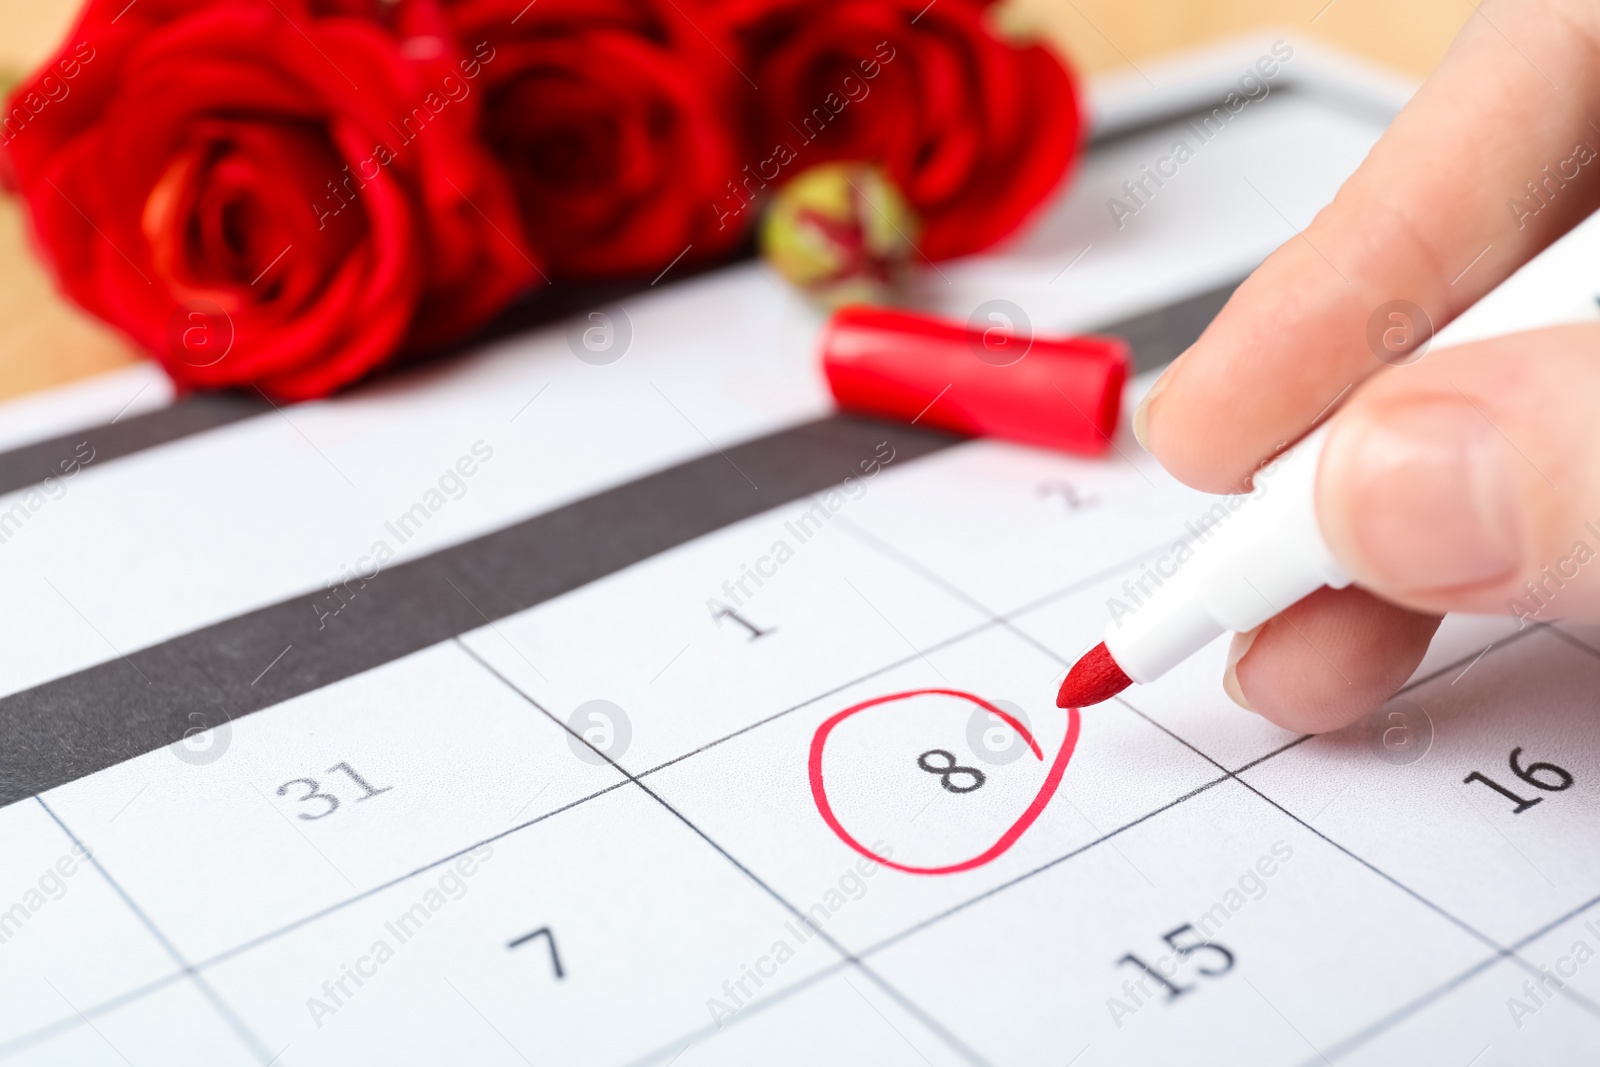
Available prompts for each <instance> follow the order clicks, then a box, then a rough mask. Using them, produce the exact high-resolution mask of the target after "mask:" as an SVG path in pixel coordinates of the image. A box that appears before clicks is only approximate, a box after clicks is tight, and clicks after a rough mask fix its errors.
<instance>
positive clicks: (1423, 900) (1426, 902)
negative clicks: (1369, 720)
mask: <svg viewBox="0 0 1600 1067" xmlns="http://www.w3.org/2000/svg"><path fill="white" fill-rule="evenodd" d="M1117 699H1118V700H1122V698H1121V697H1118V698H1117ZM1122 702H1123V703H1124V704H1127V706H1128V708H1129V710H1131V711H1133V712H1134V713H1135V714H1136V715H1138V716H1140V717H1141V718H1144V719H1146V720H1147V721H1148V722H1150V723H1151V725H1153V726H1155V727H1156V728H1157V729H1160V730H1163V731H1165V732H1166V733H1168V734H1170V735H1171V736H1172V738H1173V740H1175V741H1178V742H1179V743H1181V744H1183V745H1186V746H1188V747H1189V748H1190V749H1192V750H1193V751H1194V752H1195V753H1196V754H1198V755H1201V756H1205V753H1203V752H1201V751H1200V750H1199V749H1198V748H1195V746H1193V745H1191V744H1190V743H1189V742H1188V741H1186V740H1184V739H1183V738H1182V737H1180V736H1178V734H1176V733H1174V732H1173V731H1172V730H1170V729H1168V728H1167V727H1165V726H1163V725H1162V724H1160V723H1158V722H1156V721H1155V720H1154V719H1150V718H1149V716H1147V715H1145V713H1144V712H1142V711H1140V710H1139V709H1138V708H1135V707H1134V706H1133V705H1132V704H1128V702H1127V701H1126V700H1123V701H1122ZM1205 758H1206V759H1210V757H1209V756H1206V757H1205ZM1212 762H1213V763H1216V761H1215V760H1212ZM1216 765H1217V766H1218V767H1221V766H1222V765H1221V764H1220V763H1218V764H1216ZM1228 777H1230V778H1233V779H1234V780H1235V781H1237V782H1238V783H1239V784H1240V785H1242V786H1244V788H1246V789H1248V790H1249V791H1250V792H1252V793H1254V794H1255V795H1256V796H1258V797H1260V798H1261V799H1262V800H1264V801H1266V802H1267V803H1268V804H1270V805H1272V807H1274V808H1276V809H1277V810H1278V811H1279V812H1281V813H1282V814H1284V815H1286V816H1287V817H1289V818H1290V819H1292V820H1294V821H1295V822H1297V823H1299V824H1300V825H1301V826H1302V827H1304V828H1305V829H1307V830H1309V831H1310V832H1311V833H1313V834H1315V835H1317V836H1318V837H1320V838H1321V839H1322V840H1323V841H1325V842H1326V843H1327V844H1329V845H1332V846H1333V847H1334V848H1335V849H1337V850H1338V851H1339V852H1341V853H1343V854H1344V855H1345V856H1347V857H1348V858H1350V859H1352V860H1354V861H1355V862H1356V863H1358V864H1360V865H1361V866H1363V867H1365V868H1367V870H1369V871H1371V872H1372V873H1373V874H1376V875H1377V876H1378V877H1379V878H1382V879H1383V880H1384V881H1386V882H1388V883H1389V884H1391V885H1393V886H1394V887H1395V888H1396V889H1399V890H1400V891H1402V892H1404V893H1405V894H1407V895H1408V896H1410V897H1411V898H1413V899H1414V900H1416V901H1417V902H1418V903H1420V904H1422V905H1423V906H1424V907H1426V908H1428V909H1429V910H1430V911H1432V912H1434V913H1435V914H1437V915H1439V916H1440V917H1441V918H1444V919H1446V920H1448V921H1449V922H1451V923H1453V924H1454V925H1455V926H1457V927H1458V928H1459V929H1461V930H1462V931H1463V932H1465V933H1467V934H1469V935H1471V936H1472V937H1473V938H1475V939H1476V940H1478V941H1480V942H1482V943H1483V944H1484V945H1486V946H1487V947H1489V948H1490V949H1492V950H1494V951H1495V952H1496V953H1500V954H1504V955H1506V956H1508V958H1510V959H1511V960H1512V961H1513V962H1514V963H1516V964H1517V965H1518V966H1519V967H1521V968H1522V969H1523V970H1525V971H1527V972H1528V973H1530V974H1532V975H1533V976H1534V977H1539V976H1540V971H1539V968H1537V967H1535V966H1533V965H1532V964H1531V963H1529V962H1528V961H1527V960H1524V959H1523V958H1522V957H1521V956H1519V955H1517V953H1516V951H1515V950H1514V949H1508V948H1507V947H1506V946H1504V945H1502V944H1500V943H1499V942H1498V941H1496V940H1495V939H1494V938H1492V937H1490V936H1489V935H1488V934H1486V933H1484V932H1483V931H1481V930H1479V929H1478V928H1477V927H1475V926H1473V925H1472V924H1471V923H1469V922H1467V921H1466V920H1465V919H1463V918H1461V917H1460V916H1458V915H1456V914H1455V913H1454V912H1452V911H1450V910H1448V909H1447V908H1445V907H1444V906H1443V905H1440V904H1438V903H1436V902H1435V901H1433V900H1432V899H1431V898H1429V897H1426V896H1424V895H1423V894H1422V893H1421V892H1420V891H1419V890H1416V889H1414V888H1412V887H1411V886H1409V885H1407V884H1406V883H1404V882H1402V881H1401V880H1400V879H1399V878H1396V877H1395V876H1394V875H1392V874H1390V873H1389V872H1388V871H1385V870H1383V869H1382V868H1381V867H1379V866H1378V865H1377V864H1375V863H1373V862H1372V861H1371V860H1369V859H1367V858H1366V857H1364V856H1360V855H1357V854H1356V852H1355V851H1354V850H1352V849H1350V848H1348V847H1347V846H1345V845H1343V844H1341V843H1340V842H1338V841H1335V840H1334V839H1333V838H1332V837H1330V836H1329V835H1328V834H1326V833H1324V832H1323V831H1321V830H1319V829H1317V828H1316V827H1315V826H1312V825H1311V824H1310V823H1309V822H1307V821H1306V820H1305V819H1302V818H1300V816H1298V815H1296V814H1295V813H1294V812H1292V811H1290V810H1289V809H1288V808H1286V807H1284V806H1283V805H1282V804H1280V803H1278V801H1276V800H1274V799H1272V798H1271V797H1269V796H1267V794H1265V793H1263V792H1262V791H1261V790H1260V789H1257V788H1256V787H1255V786H1253V785H1251V784H1250V783H1249V782H1247V781H1245V780H1244V779H1243V778H1240V777H1238V775H1237V774H1236V773H1230V774H1229V775H1228ZM1557 992H1559V993H1561V994H1562V995H1564V996H1566V997H1567V999H1569V1000H1571V1001H1572V1002H1573V1003H1575V1004H1577V1005H1578V1006H1579V1007H1581V1008H1583V1010H1584V1011H1586V1012H1588V1013H1589V1014H1590V1015H1592V1016H1594V1017H1595V1018H1596V1019H1600V1004H1596V1003H1595V1002H1594V1001H1592V1000H1590V999H1589V998H1588V997H1585V996H1583V995H1582V994H1581V993H1577V992H1575V991H1571V990H1569V989H1567V987H1565V986H1560V987H1557Z"/></svg>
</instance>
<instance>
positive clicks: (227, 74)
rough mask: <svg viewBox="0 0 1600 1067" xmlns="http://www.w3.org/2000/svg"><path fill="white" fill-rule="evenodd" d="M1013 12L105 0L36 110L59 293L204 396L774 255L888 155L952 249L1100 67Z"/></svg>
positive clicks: (294, 394)
mask: <svg viewBox="0 0 1600 1067" xmlns="http://www.w3.org/2000/svg"><path fill="white" fill-rule="evenodd" d="M986 15H987V4H986V0H934V2H933V3H928V4H926V5H925V6H923V0H454V2H440V0H398V2H394V3H388V2H384V0H139V2H137V3H134V4H129V3H127V0H88V6H87V8H86V9H85V10H84V12H83V14H82V16H81V18H80V20H79V22H78V24H77V26H76V27H75V28H74V30H73V32H72V33H71V34H70V35H69V37H68V38H67V43H66V44H65V45H63V46H62V48H61V49H60V51H59V52H58V53H57V55H56V56H55V57H53V58H52V59H51V60H50V61H49V62H48V63H47V64H45V65H44V66H43V67H41V68H40V69H39V70H38V71H36V72H35V73H34V74H33V75H32V77H31V78H29V79H28V80H26V81H25V82H23V83H22V84H21V85H19V86H18V87H17V88H16V89H15V90H14V92H13V93H12V94H11V96H10V98H9V99H8V100H7V101H6V105H5V108H6V110H5V113H4V116H3V117H0V142H3V146H4V148H3V152H4V154H3V161H0V162H3V167H4V170H3V173H4V177H5V179H6V181H7V183H8V184H9V185H10V186H11V187H12V188H13V189H14V190H16V191H17V192H18V193H20V195H21V196H22V197H23V198H24V200H25V201H26V204H27V207H28V210H29V214H30V216H31V220H32V230H33V234H34V237H35V240H36V243H37V245H38V247H39V249H40V251H41V253H42V254H43V256H44V258H45V260H46V262H47V263H48V264H49V265H50V267H51V268H52V270H53V271H54V273H55V275H56V277H57V279H58V281H59V283H60V285H61V287H62V288H63V289H64V290H65V291H66V292H67V293H68V294H69V295H70V296H71V297H72V299H74V300H76V301H77V302H78V303H79V304H81V305H82V306H83V307H85V308H86V309H88V310H89V311H90V312H92V313H93V314H95V315H97V316H99V317H100V318H102V319H104V320H106V321H107V322H109V323H111V324H112V325H114V326H116V327H117V328H119V329H121V330H122V331H124V332H125V333H127V334H128V335H129V336H131V337H132V338H133V339H134V340H135V341H136V342H138V343H139V344H140V345H142V346H143V347H145V348H146V349H148V350H149V351H151V352H152V353H154V354H155V355H156V356H157V357H158V358H160V359H161V360H162V362H163V364H164V365H165V366H166V368H167V369H168V371H169V372H170V373H171V375H172V376H173V378H174V379H176V380H177V381H178V382H179V383H180V384H181V385H185V386H190V387H198V388H216V387H227V386H244V385H253V386H256V387H259V388H260V389H261V390H262V391H264V392H266V393H268V394H270V395H273V396H277V397H282V398H288V399H299V398H306V397H313V396H320V395H324V394H326V393H328V392H331V391H332V390H334V389H337V388H339V387H341V386H343V385H346V384H348V383H350V382H352V381H355V380H356V379H358V378H360V377H362V376H363V375H365V374H367V373H368V372H370V371H372V370H373V369H374V368H376V367H378V366H381V365H383V364H385V363H387V362H389V361H391V360H392V359H394V358H396V357H397V356H403V355H405V354H407V353H414V352H422V351H427V350H431V349H436V348H438V347H440V346H442V345H445V344H448V343H450V342H452V341H455V340H459V339H461V338H463V337H465V336H467V335H468V334H470V333H471V332H472V331H473V330H474V329H476V328H477V327H479V326H481V325H482V324H483V323H484V322H485V321H486V320H487V319H489V318H490V317H491V316H493V315H494V314H495V313H496V312H498V311H500V310H501V309H502V308H503V307H505V305H506V304H507V303H509V302H510V301H511V300H513V299H514V298H516V297H517V296H518V295H519V294H521V293H523V292H525V291H526V290H528V289H530V288H531V287H534V286H538V285H542V284H544V283H546V282H549V281H552V280H554V281H563V280H592V279H601V278H624V277H643V278H649V277H650V276H652V275H654V274H656V273H658V272H660V271H662V270H663V269H664V268H666V267H668V266H669V265H672V264H675V263H677V262H680V261H682V262H685V263H696V264H703V263H707V262H714V261H716V260H719V259H722V258H726V257H728V256H730V255H731V254H733V253H734V252H735V251H736V250H737V249H739V248H741V247H743V246H744V243H745V241H746V238H747V235H748V233H749V229H750V226H751V225H752V224H753V222H754V220H755V217H756V215H757V213H758V211H759V208H760V205H761V204H762V203H763V202H764V201H765V200H766V199H767V198H768V197H769V196H770V195H771V194H772V192H773V191H775V190H776V189H778V188H780V187H781V186H782V185H783V184H784V183H785V182H786V181H787V180H789V179H791V178H793V177H795V176H797V175H799V174H800V173H802V172H803V171H805V170H807V169H809V168H811V167H814V166H816V165H818V164H822V163H827V162H830V161H838V160H848V161H854V162H862V163H870V164H874V165H876V166H877V167H879V168H881V170H882V171H883V172H884V173H885V174H886V175H887V176H888V179H889V180H891V181H892V182H893V183H894V185H895V186H896V187H897V188H898V190H899V191H900V193H901V194H902V195H903V197H904V199H905V201H906V202H907V203H908V204H909V206H910V209H911V210H912V211H913V212H914V214H915V217H916V219H917V223H918V227H919V228H918V239H919V246H918V247H919V250H920V251H921V252H922V253H923V254H925V255H927V256H928V257H930V258H933V259H938V258H943V257H949V256H955V255H960V254H963V253H967V252H972V251H975V250H977V249H979V248H982V247H984V246H986V245H988V244H990V243H992V242H994V241H996V240H998V239H999V238H1001V237H1003V236H1005V235H1006V234H1007V233H1009V232H1011V231H1012V230H1013V229H1014V228H1015V227H1016V226H1017V225H1018V224H1019V223H1020V222H1021V221H1022V220H1023V219H1024V218H1025V217H1026V216H1027V214H1028V213H1029V212H1030V211H1031V210H1032V209H1033V208H1034V207H1036V206H1037V205H1038V204H1039V203H1040V202H1041V201H1042V200H1043V199H1044V198H1045V197H1046V196H1047V195H1048V194H1049V192H1050V191H1051V190H1052V189H1053V188H1054V187H1055V186H1056V184H1057V183H1058V182H1059V181H1060V180H1061V178H1062V176H1063V174H1065V172H1066V170H1067V168H1068V165H1069V164H1070V162H1071V160H1072V158H1073V156H1074V154H1075V152H1076V149H1077V141H1078V134H1079V129H1080V120H1079V113H1078V102H1077V99H1076V96H1075V93H1074V89H1073V84H1072V81H1071V79H1070V77H1069V75H1068V73H1067V71H1066V69H1065V68H1064V67H1063V65H1062V64H1061V63H1060V61H1059V60H1057V59H1056V58H1055V57H1054V56H1052V55H1051V54H1050V53H1049V52H1047V51H1046V50H1045V49H1043V48H1041V47H1039V46H1018V45H1014V44H1011V43H1007V42H1006V41H1004V40H1002V39H1001V38H1000V37H998V36H996V35H995V34H994V33H993V32H992V31H991V30H990V29H989V28H988V25H987V23H986Z"/></svg>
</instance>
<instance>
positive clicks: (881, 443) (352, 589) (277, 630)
mask: <svg viewBox="0 0 1600 1067" xmlns="http://www.w3.org/2000/svg"><path fill="white" fill-rule="evenodd" d="M960 440H961V438H959V437H957V436H954V435H951V434H945V433H941V432H937V431H932V430H924V429H921V428H919V427H915V426H902V425H889V424H885V423H879V422H873V421H869V420H864V419H855V418H849V417H845V416H834V417H831V418H825V419H820V420H817V421H815V422H810V423H806V424H804V425H801V426H796V427H793V428H791V429H787V430H782V431H780V432H778V433H774V434H770V435H768V436H765V437H760V438H757V439H755V440H752V441H747V442H745V443H743V444H739V445H733V446H730V447H729V448H727V449H724V450H719V451H715V452H712V453H710V454H708V455H705V456H701V457H699V458H697V459H692V460H689V461H687V462H685V463H680V464H678V465H676V466H673V467H668V468H666V469H665V470H661V471H657V472H656V473H654V474H650V475H647V476H645V477H642V478H638V479H636V480H634V481H631V482H627V483H625V484H623V485H619V486H616V487H615V488H612V489H608V490H606V491H604V492H601V493H597V494H595V495H594V496H590V497H585V498H583V499H582V500H578V501H575V502H573V503H571V504H567V505H565V506H563V507H559V508H556V509H555V510H553V511H547V512H544V513H542V514H539V515H535V516H533V517H532V518H529V519H525V520H523V521H521V522H518V523H514V524H512V525H510V526H507V527H505V528H503V529H500V530H496V531H494V532H492V533H488V534H484V535H483V536H481V537H476V538H473V539H472V540H470V541H465V542H462V543H461V544H457V545H454V546H451V547H449V548H445V549H441V550H440V551H437V552H434V553H432V554H430V555H427V556H423V557H421V558H419V559H414V560H410V561H408V562H405V563H399V564H395V565H392V566H389V567H383V568H377V569H376V573H372V572H373V570H374V567H372V566H371V565H364V566H363V567H362V568H360V571H361V573H359V574H356V575H354V576H352V577H349V578H347V579H346V580H345V581H344V582H343V583H341V584H339V585H336V586H334V587H332V588H331V589H314V590H309V591H307V592H305V593H303V594H300V595H298V596H294V597H290V598H289V599H287V600H283V601H280V602H278V603H276V604H272V605H269V606H267V607H264V608H259V609H257V610H255V611H251V612H248V613H246V614H244V615H239V616H236V617H234V618H231V619H227V620H224V621H222V622H218V623H215V624H213V625H211V626H207V627H204V628H203V629H199V630H194V631H191V632H190V633H186V634H182V635H180V636H178V637H174V638H172V639H171V640H169V641H164V642H162V643H161V644H158V645H153V646H151V647H149V648H144V649H140V650H138V651H136V652H130V653H128V654H126V655H122V656H119V657H118V658H116V659H112V660H108V661H106V662H104V663H101V664H99V665H97V666H94V667H90V668H88V669H86V670H82V671H79V672H77V673H76V674H69V675H66V676H64V677H62V678H57V679H55V680H54V681H50V682H46V683H44V684H43V685H39V686H36V687H34V688H32V689H28V690H24V691H23V692H20V693H16V694H13V695H12V696H9V697H6V698H4V699H0V804H10V803H14V802H16V801H18V800H23V799H26V798H28V797H31V796H33V795H34V794H36V793H41V792H44V791H45V790H48V789H52V788H54V787H56V786H59V785H64V784H65V783H67V782H71V781H74V780H76V779H78V778H81V777H83V776H85V775H89V774H93V773H95V772H96V771H100V770H103V769H105V768H107V767H110V766H112V765H114V764H117V763H121V762H122V761H124V760H127V759H132V758H133V757H135V756H140V755H143V754H145V753H147V752H153V751H155V750H157V749H160V748H163V747H165V746H168V745H174V744H179V743H180V742H181V740H182V738H183V737H184V736H185V734H186V733H187V732H190V731H194V730H197V729H204V728H207V727H218V726H220V725H221V724H222V723H224V722H228V721H231V720H234V719H238V718H239V717H240V716H243V715H248V714H250V713H252V712H255V711H260V710H261V709H263V708H267V707H271V706H272V705H274V704H278V703H281V702H282V701H285V700H289V699H292V698H293V697H296V696H300V695H301V694H304V693H308V692H311V691H312V690H315V689H320V688H321V687H323V686H326V685H330V684H332V683H334V682H338V681H340V680H342V679H345V678H350V677H352V676H354V675H357V674H360V673H361V672H363V671H367V670H371V669H372V668H374V667H380V666H382V665H384V664H386V663H390V662H393V661H394V660H397V659H399V658H401V657H403V656H407V655H410V654H411V653H413V652H417V651H420V650H422V649H424V648H428V647H429V646H431V645H435V644H438V643H439V642H441V641H446V640H448V639H450V638H452V637H455V636H458V635H460V634H464V633H467V632H469V631H471V630H475V629H478V628H480V627H482V626H485V625H487V624H489V623H491V622H494V621H497V620H499V619H503V618H505V617H507V616H509V615H513V614H516V613H517V612H520V611H524V610H526V609H528V608H531V607H534V606H535V605H538V604H541V603H544V602H545V601H547V600H551V599H553V598H555V597H558V596H561V595H562V594H563V593H569V592H571V591H572V590H574V589H578V588H580V587H581V586H584V585H587V584H589V583H590V582H593V581H596V580H598V579H600V578H604V577H606V576H607V575H609V574H614V573H616V572H618V571H620V570H622V569H624V568H626V567H628V566H631V565H632V564H635V563H639V562H641V561H643V560H646V559H649V558H650V557H652V556H655V555H658V554H660V553H662V552H665V551H667V550H669V549H671V548H675V547H677V546H678V545H682V544H685V543H687V542H689V541H692V540H694V539H695V538H697V537H702V536H704V535H706V534H710V533H714V532H716V531H717V530H720V529H723V528H724V527H727V526H729V525H731V524H733V523H736V522H739V521H741V520H743V519H747V518H751V517H753V516H755V515H759V514H761V513H762V512H765V511H768V510H770V509H772V508H775V507H779V506H781V505H783V504H788V503H792V502H794V501H797V500H802V499H805V498H807V497H811V496H815V495H816V494H819V493H825V492H826V491H827V490H829V489H831V488H833V487H834V486H837V485H839V484H840V483H841V482H843V481H844V479H845V478H846V477H847V476H850V475H855V476H856V477H861V476H862V475H863V474H865V473H867V472H868V471H873V472H875V471H876V470H879V469H882V468H883V467H885V466H887V467H890V468H898V467H899V466H900V465H902V464H904V463H908V462H911V461H912V460H915V459H917V458H919V457H922V456H926V455H929V454H931V453H934V452H938V451H940V450H942V449H944V448H947V447H949V446H950V445H953V444H955V443H957V442H958V441H960ZM818 506H819V507H820V506H821V505H820V504H819V505H818ZM367 574H370V575H371V576H370V577H363V575H367ZM335 609H337V610H335ZM186 752H187V749H185V748H182V747H181V746H180V749H179V754H180V755H183V754H185V753H186Z"/></svg>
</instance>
